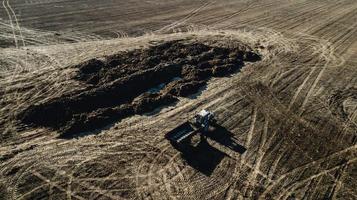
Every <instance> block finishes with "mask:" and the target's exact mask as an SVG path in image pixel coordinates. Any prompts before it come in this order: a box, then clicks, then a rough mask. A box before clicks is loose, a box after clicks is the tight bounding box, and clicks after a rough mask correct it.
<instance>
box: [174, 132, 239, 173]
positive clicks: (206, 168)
mask: <svg viewBox="0 0 357 200" xmlns="http://www.w3.org/2000/svg"><path fill="white" fill-rule="evenodd" d="M193 137H198V138H199V139H198V141H196V142H195V141H193V139H192V138H193ZM207 139H210V140H213V141H215V142H217V143H218V144H219V145H222V146H224V147H226V148H229V149H230V150H232V151H233V152H235V153H239V154H243V153H244V152H245V151H246V148H245V147H243V146H242V145H239V144H238V143H237V142H236V141H235V140H234V138H233V133H231V132H230V131H229V130H227V129H226V128H224V127H222V126H220V125H213V126H212V129H211V130H210V131H209V132H207V133H205V134H204V135H203V134H202V133H198V134H197V135H196V136H191V137H188V138H186V139H185V140H184V141H182V142H181V143H175V142H171V144H172V146H173V147H174V148H175V149H177V150H178V151H180V152H181V157H182V158H183V159H184V160H185V162H186V163H187V164H188V165H190V166H191V167H192V168H194V169H196V170H197V171H199V172H201V173H202V174H204V175H206V176H211V175H212V173H213V172H214V170H215V169H216V168H217V166H218V165H219V164H220V163H221V161H222V160H223V158H224V157H226V156H228V157H230V156H229V155H228V154H226V153H224V152H222V151H221V150H219V149H217V148H215V147H213V146H212V145H211V144H210V143H209V142H208V140H207Z"/></svg>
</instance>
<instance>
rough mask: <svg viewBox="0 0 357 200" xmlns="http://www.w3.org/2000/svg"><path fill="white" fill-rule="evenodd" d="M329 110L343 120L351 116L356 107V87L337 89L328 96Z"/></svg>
mask: <svg viewBox="0 0 357 200" xmlns="http://www.w3.org/2000/svg"><path fill="white" fill-rule="evenodd" d="M329 105H330V110H331V111H332V113H333V114H334V115H336V116H338V117H341V118H342V119H344V120H347V119H348V118H352V115H353V113H354V112H355V110H356V108H357V88H353V87H352V88H347V89H344V90H337V91H336V92H335V93H334V94H333V95H332V96H331V98H329Z"/></svg>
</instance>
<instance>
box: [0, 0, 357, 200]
mask: <svg viewBox="0 0 357 200" xmlns="http://www.w3.org/2000/svg"><path fill="white" fill-rule="evenodd" d="M1 3H2V5H3V11H4V12H1V16H2V19H1V24H0V26H1V30H4V31H3V32H2V35H1V40H0V41H1V46H4V47H6V48H2V49H1V50H0V55H1V57H0V64H1V67H2V68H1V71H0V84H1V88H0V95H1V102H0V105H1V108H0V109H1V112H0V125H1V127H0V130H1V132H2V134H1V143H0V144H1V146H0V159H1V163H0V176H1V177H0V178H1V179H0V181H1V182H0V195H1V196H0V198H4V199H36V198H38V199H41V198H44V199H123V198H127V199H211V198H213V199H222V198H223V199H237V198H238V199H356V198H357V191H356V189H355V188H357V183H356V178H357V177H356V176H357V174H356V173H357V172H356V171H357V169H356V154H357V146H356V140H357V139H356V130H357V111H356V109H357V80H356V77H357V70H356V67H355V66H356V63H357V60H356V54H357V42H356V40H355V38H356V36H357V26H356V25H357V24H356V17H357V10H356V9H357V4H356V2H355V1H351V0H350V1H348V0H345V1H318V0H311V1H302V0H300V1H238V2H236V1H228V0H226V1H222V2H215V1H202V2H199V1H195V2H193V3H192V2H191V1H190V2H188V1H187V2H186V1H172V2H170V3H163V2H161V1H147V2H145V3H138V2H137V1H126V2H122V3H118V2H115V1H103V3H101V4H98V5H97V4H95V3H94V2H92V1H78V2H70V1H38V0H33V1H31V0H29V1H7V0H5V1H3V2H1ZM48 5H52V6H53V7H54V8H56V9H54V10H53V11H52V12H51V11H44V10H41V9H39V8H43V7H47V6H48ZM94 5H96V6H94ZM114 5H116V6H114ZM31 9H33V10H36V9H37V12H35V13H31ZM162 10H164V11H162ZM20 11H21V15H20V16H18V15H17V14H18V13H19V12H20ZM159 11H160V12H159ZM84 13H90V14H84ZM138 13H140V15H139V14H138ZM79 19H81V20H79ZM119 19H122V21H121V23H119V22H118V20H119ZM124 19H126V20H124ZM89 23H92V24H94V25H95V27H96V28H95V29H91V30H90V31H91V33H89V32H88V29H89V28H88V27H90V25H88V24H89ZM19 24H20V25H21V26H20V25H19ZM26 25H27V26H26ZM114 25H115V26H114ZM22 26H24V27H28V28H23V27H22ZM35 28H36V29H35ZM72 28H73V29H74V30H76V31H75V32H69V31H68V30H69V29H72ZM49 30H51V31H49ZM118 30H122V31H118ZM61 31H62V32H61ZM110 31H115V32H117V34H118V36H120V38H118V39H109V37H111V35H110V34H109V33H110ZM141 31H143V32H150V31H154V32H151V33H147V34H146V35H144V36H140V37H127V36H135V35H139V34H141ZM125 32H127V33H128V34H127V33H125ZM172 32H173V33H172ZM175 32H176V33H175ZM164 33H171V34H164ZM182 39H184V40H185V41H189V43H191V44H194V43H202V44H212V43H214V44H221V45H229V44H232V43H234V42H238V43H240V44H244V45H246V46H248V47H249V48H251V49H252V50H254V51H256V52H259V54H260V55H261V57H262V60H260V61H257V62H251V63H249V62H245V65H244V66H243V67H242V68H241V70H240V72H236V73H234V74H230V75H227V76H225V77H213V78H210V79H209V80H208V82H207V85H206V87H205V88H203V89H202V90H201V91H200V92H199V93H197V94H196V95H193V96H189V97H180V96H179V97H177V98H178V101H177V102H176V104H172V105H168V106H165V107H161V108H160V109H157V110H155V111H153V112H150V113H145V114H140V115H138V114H137V115H132V116H128V117H126V118H124V119H122V120H120V121H117V122H115V123H114V124H110V125H109V126H106V127H105V128H101V129H99V130H95V131H93V130H91V131H89V132H85V133H83V134H82V135H80V137H78V138H70V139H68V138H67V139H60V138H58V136H59V135H60V134H61V133H60V131H57V130H53V129H52V128H51V127H46V126H44V127H40V128H39V127H32V126H27V124H26V123H23V122H22V121H21V117H19V115H21V113H22V112H23V111H24V110H26V109H27V108H28V106H31V105H41V104H44V103H46V102H49V101H51V100H53V99H57V98H60V97H61V96H63V95H70V94H73V93H78V92H80V91H83V90H86V88H88V83H86V82H83V81H80V80H78V79H76V77H77V76H78V71H79V69H78V68H77V67H74V66H77V65H78V64H80V63H83V62H85V61H87V60H90V59H93V58H104V57H106V56H108V55H114V54H118V53H120V52H123V51H127V52H130V51H133V50H134V49H147V48H150V47H152V46H156V45H158V44H162V43H165V42H166V41H177V40H182ZM2 41H4V42H2ZM103 100H105V99H103ZM203 108H207V109H209V110H212V111H213V112H214V113H215V114H216V117H217V120H218V123H219V124H220V125H222V126H223V127H224V128H225V129H227V130H229V132H231V133H232V134H233V137H234V139H235V140H236V141H237V142H238V143H239V144H241V145H243V146H244V147H245V148H246V149H247V150H246V151H245V152H244V153H243V154H240V153H237V152H234V151H232V150H231V149H229V148H227V147H226V146H225V145H221V144H219V142H217V141H216V140H211V139H207V141H206V143H202V142H200V143H199V145H197V146H196V148H197V151H195V152H194V153H193V154H192V155H190V156H189V157H187V156H185V155H183V153H182V152H180V151H178V150H177V149H175V148H174V147H173V146H172V145H171V144H170V143H169V142H168V141H166V140H165V139H164V135H165V133H166V132H167V131H169V130H171V129H172V128H174V127H175V126H177V125H178V124H180V123H182V122H184V121H185V120H186V119H187V118H189V117H192V116H193V115H194V114H195V113H196V112H197V111H199V110H201V109H203ZM45 114H48V113H45ZM196 139H197V138H196ZM204 157H208V158H209V159H208V160H203V159H202V158H204ZM192 160H194V161H195V162H192ZM201 161H202V163H204V165H205V166H204V167H202V166H201V165H203V164H202V163H200V162H201ZM206 165H208V166H206ZM203 168H205V169H206V168H209V169H210V171H209V173H207V171H204V170H203Z"/></svg>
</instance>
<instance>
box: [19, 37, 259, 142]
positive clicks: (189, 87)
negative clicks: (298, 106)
mask: <svg viewBox="0 0 357 200" xmlns="http://www.w3.org/2000/svg"><path fill="white" fill-rule="evenodd" d="M258 60H260V56H259V55H258V54H256V53H254V52H253V51H252V50H251V49H249V48H248V47H246V46H243V45H242V46H240V47H235V48H232V47H230V48H226V47H217V46H209V45H206V44H202V43H198V42H196V43H192V42H191V43H188V42H185V41H170V42H166V43H163V44H160V45H157V46H152V47H150V48H148V49H138V50H133V51H130V52H124V53H120V54H116V55H112V56H108V57H106V58H104V59H102V60H99V59H91V60H88V61H86V62H84V63H81V64H79V65H77V66H75V67H77V68H78V69H79V71H78V75H77V77H76V79H78V80H79V81H84V82H86V83H87V84H88V88H87V89H86V90H84V91H81V92H77V93H72V94H70V95H66V96H62V97H60V98H57V99H53V100H49V101H47V102H46V103H43V104H40V105H32V106H30V107H28V108H27V109H26V110H25V111H24V112H22V113H21V114H20V115H19V118H20V119H21V120H22V122H23V123H26V124H28V125H31V126H44V127H50V128H53V129H56V130H59V131H60V132H62V136H63V137H72V136H73V135H76V134H77V133H80V132H83V131H91V130H95V129H98V128H100V127H103V126H105V125H107V124H109V123H111V122H114V121H117V120H120V119H122V118H125V117H128V116H130V115H134V114H142V113H145V112H150V111H152V110H154V109H156V108H158V107H160V106H163V105H168V104H171V103H174V102H175V101H176V100H177V97H179V96H181V97H184V96H188V95H191V94H194V93H196V92H197V91H198V90H199V89H200V87H202V86H204V85H205V84H206V82H207V81H208V80H209V78H210V77H214V76H216V77H219V76H225V75H227V74H231V73H233V72H235V71H237V70H239V69H240V68H241V67H242V66H243V65H244V61H251V62H253V61H258Z"/></svg>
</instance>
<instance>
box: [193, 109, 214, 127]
mask: <svg viewBox="0 0 357 200" xmlns="http://www.w3.org/2000/svg"><path fill="white" fill-rule="evenodd" d="M213 122H214V115H213V113H212V112H209V111H207V110H202V111H201V112H199V113H198V114H197V115H196V116H195V125H196V126H198V127H199V128H202V130H203V131H204V132H206V131H208V129H209V126H210V123H213Z"/></svg>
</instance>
